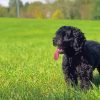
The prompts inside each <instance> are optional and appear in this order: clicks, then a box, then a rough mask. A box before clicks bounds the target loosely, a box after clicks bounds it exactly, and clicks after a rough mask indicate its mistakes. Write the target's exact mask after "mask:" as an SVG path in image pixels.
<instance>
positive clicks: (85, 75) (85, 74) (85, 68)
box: [78, 63, 93, 90]
mask: <svg viewBox="0 0 100 100" xmlns="http://www.w3.org/2000/svg"><path fill="white" fill-rule="evenodd" d="M78 72H79V77H80V87H81V89H84V90H88V89H89V88H90V87H91V81H92V76H93V70H92V66H90V65H87V64H85V63H82V64H81V66H79V68H78Z"/></svg>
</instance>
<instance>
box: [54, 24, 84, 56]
mask: <svg viewBox="0 0 100 100" xmlns="http://www.w3.org/2000/svg"><path fill="white" fill-rule="evenodd" d="M84 43H85V37H84V34H83V33H82V32H81V30H80V29H78V28H76V27H72V26H62V27H61V28H59V29H58V30H57V32H56V36H55V37H54V38H53V45H54V46H56V47H57V48H58V52H59V53H64V54H67V55H68V56H74V55H77V54H78V53H80V52H81V51H82V49H83V46H84Z"/></svg>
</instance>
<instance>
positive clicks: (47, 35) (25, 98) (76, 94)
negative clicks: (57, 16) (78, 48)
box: [0, 18, 100, 100]
mask: <svg viewBox="0 0 100 100" xmlns="http://www.w3.org/2000/svg"><path fill="white" fill-rule="evenodd" d="M64 25H71V26H76V27H78V28H80V29H81V30H82V31H83V33H84V34H85V36H86V38H87V39H89V40H90V39H92V40H96V41H98V42H100V21H87V20H83V21H79V20H34V19H10V18H0V100H100V76H99V75H98V73H97V71H96V70H95V71H94V81H93V89H91V90H89V91H88V92H84V91H82V90H80V89H79V88H78V87H77V89H76V90H75V89H74V88H72V87H70V88H68V86H66V84H65V82H64V77H63V73H62V67H61V61H62V56H60V58H59V60H58V61H54V59H53V54H54V51H55V50H56V48H55V47H53V45H52V38H53V36H54V34H55V32H56V30H57V29H58V28H59V27H60V26H64Z"/></svg>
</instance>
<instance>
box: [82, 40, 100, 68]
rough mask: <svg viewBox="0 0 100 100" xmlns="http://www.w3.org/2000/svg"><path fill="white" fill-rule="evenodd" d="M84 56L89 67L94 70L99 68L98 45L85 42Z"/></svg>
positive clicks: (99, 44) (99, 45)
mask: <svg viewBox="0 0 100 100" xmlns="http://www.w3.org/2000/svg"><path fill="white" fill-rule="evenodd" d="M84 54H85V57H86V59H87V60H88V62H89V63H90V65H92V66H93V67H94V68H95V67H99V66H100V43H98V42H95V41H86V42H85V46H84Z"/></svg>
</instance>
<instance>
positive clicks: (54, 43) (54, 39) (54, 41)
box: [53, 38, 57, 46]
mask: <svg viewBox="0 0 100 100" xmlns="http://www.w3.org/2000/svg"><path fill="white" fill-rule="evenodd" d="M56 42H57V41H56V38H53V45H54V46H56Z"/></svg>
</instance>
